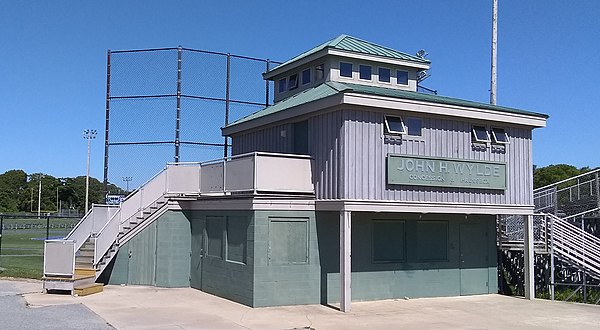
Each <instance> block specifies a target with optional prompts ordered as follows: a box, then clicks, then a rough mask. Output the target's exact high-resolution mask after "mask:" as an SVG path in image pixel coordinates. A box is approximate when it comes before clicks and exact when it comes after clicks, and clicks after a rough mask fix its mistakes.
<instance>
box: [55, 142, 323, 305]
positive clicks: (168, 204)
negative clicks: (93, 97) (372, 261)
mask: <svg viewBox="0 0 600 330" xmlns="http://www.w3.org/2000/svg"><path fill="white" fill-rule="evenodd" d="M311 171H312V169H311V159H310V157H308V156H302V155H287V154H272V153H262V152H261V153H259V152H254V153H249V154H244V155H238V156H233V157H228V158H226V159H220V160H215V161H208V162H203V163H173V164H168V165H167V166H166V167H165V169H164V170H162V171H161V172H160V173H158V174H157V175H155V176H154V177H153V178H151V179H150V180H148V181H147V182H146V183H145V184H143V185H142V186H141V187H140V188H138V189H137V190H135V191H134V192H133V193H131V194H130V195H129V196H127V197H126V198H125V200H124V201H123V202H122V203H121V204H120V205H118V206H113V205H93V206H92V208H91V209H90V211H89V212H88V213H87V214H86V215H85V216H84V217H83V218H82V219H81V220H80V221H79V223H77V225H76V226H75V227H74V228H73V230H72V231H71V232H70V233H69V234H68V235H67V236H66V237H65V238H64V239H61V240H47V241H45V243H44V247H45V248H44V283H45V287H46V288H48V289H50V290H52V289H56V290H70V291H71V292H72V293H73V292H75V291H74V286H73V285H65V284H64V282H65V281H69V280H70V281H71V282H73V281H74V279H75V278H76V277H77V276H78V274H77V273H78V270H84V271H85V272H86V274H88V273H89V272H90V271H91V272H92V273H93V274H95V276H94V280H96V279H97V278H98V277H99V276H100V275H101V274H102V272H103V271H104V270H105V269H106V267H107V265H108V264H109V263H110V261H111V260H112V259H113V258H114V257H115V255H116V253H117V252H118V250H119V247H121V246H123V244H125V243H127V242H128V241H129V240H131V239H132V238H133V237H135V236H136V235H137V234H138V233H139V232H141V231H142V230H144V229H145V228H146V227H148V226H149V225H150V224H151V223H152V222H153V221H154V220H156V219H157V218H159V217H160V216H161V215H162V214H164V213H165V212H166V211H167V210H169V209H171V208H174V207H177V204H178V202H179V201H181V200H197V199H198V198H202V197H205V196H206V197H215V196H234V195H235V196H243V195H257V194H273V193H277V194H281V193H284V194H293V195H296V196H297V195H298V194H301V195H309V196H314V186H313V183H312V174H311ZM290 174H293V175H290ZM79 272H80V271H79Z"/></svg>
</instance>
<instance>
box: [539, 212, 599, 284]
mask: <svg viewBox="0 0 600 330" xmlns="http://www.w3.org/2000/svg"><path fill="white" fill-rule="evenodd" d="M547 216H548V217H549V218H550V226H551V229H550V232H551V234H550V239H551V245H552V252H553V253H557V254H559V256H561V257H563V258H566V259H568V260H570V261H571V262H574V263H576V264H578V265H579V266H581V267H584V268H585V269H586V270H589V271H591V272H593V273H595V275H596V277H599V278H600V238H598V237H596V236H594V235H592V234H590V233H587V232H586V231H584V230H582V229H581V228H579V227H577V226H575V225H573V224H571V223H569V222H568V221H567V220H565V219H561V218H558V217H556V216H555V215H552V214H548V215H547Z"/></svg>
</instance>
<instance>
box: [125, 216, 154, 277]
mask: <svg viewBox="0 0 600 330" xmlns="http://www.w3.org/2000/svg"><path fill="white" fill-rule="evenodd" d="M127 244H128V246H129V251H127V252H128V253H129V271H128V275H127V277H128V279H127V283H129V284H134V285H136V284H137V285H155V283H156V222H154V223H153V224H151V225H149V226H148V227H147V228H146V229H144V230H143V231H142V232H140V233H139V234H137V235H136V236H135V237H134V238H132V239H131V241H129V243H127Z"/></svg>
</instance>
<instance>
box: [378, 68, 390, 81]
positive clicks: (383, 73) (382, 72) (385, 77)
mask: <svg viewBox="0 0 600 330" xmlns="http://www.w3.org/2000/svg"><path fill="white" fill-rule="evenodd" d="M390 75H391V73H390V69H386V68H379V81H381V82H390Z"/></svg>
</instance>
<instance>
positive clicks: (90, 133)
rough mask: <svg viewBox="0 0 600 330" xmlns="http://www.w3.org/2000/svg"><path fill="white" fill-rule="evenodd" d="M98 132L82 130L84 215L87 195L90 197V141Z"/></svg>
mask: <svg viewBox="0 0 600 330" xmlns="http://www.w3.org/2000/svg"><path fill="white" fill-rule="evenodd" d="M96 134H98V132H97V131H96V130H95V129H85V130H83V138H84V139H86V140H87V172H86V175H85V213H87V212H88V209H89V195H90V149H91V144H92V140H93V139H95V138H96Z"/></svg>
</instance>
